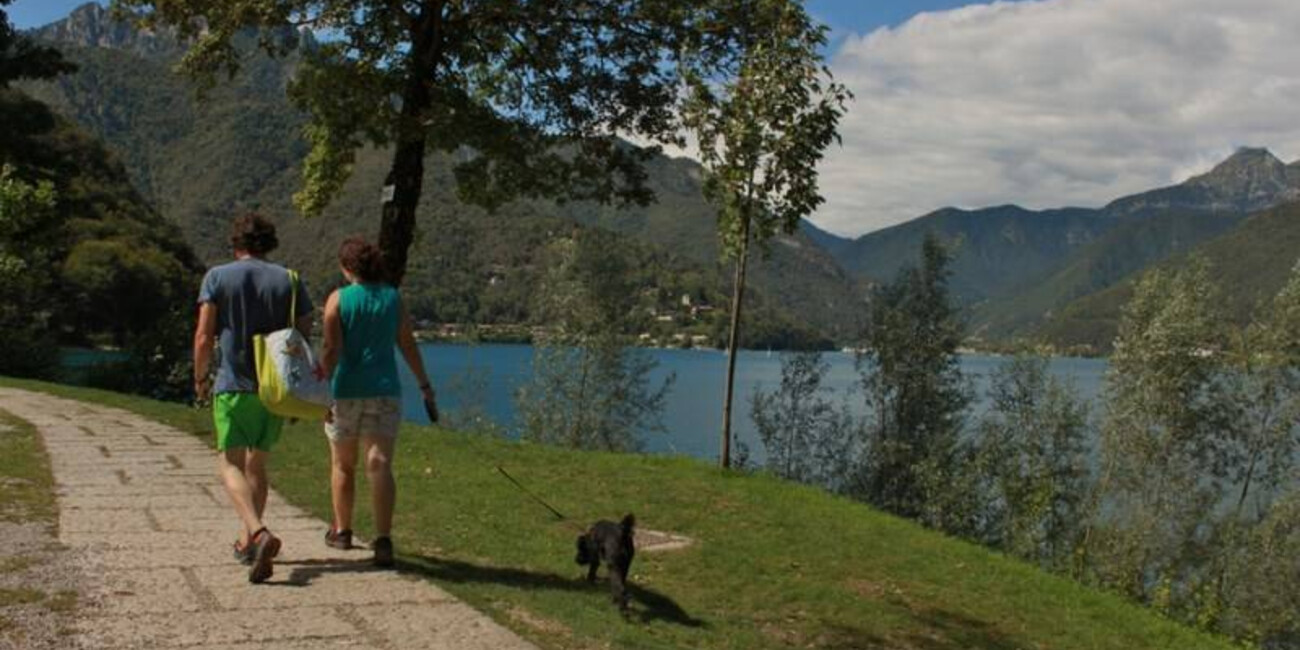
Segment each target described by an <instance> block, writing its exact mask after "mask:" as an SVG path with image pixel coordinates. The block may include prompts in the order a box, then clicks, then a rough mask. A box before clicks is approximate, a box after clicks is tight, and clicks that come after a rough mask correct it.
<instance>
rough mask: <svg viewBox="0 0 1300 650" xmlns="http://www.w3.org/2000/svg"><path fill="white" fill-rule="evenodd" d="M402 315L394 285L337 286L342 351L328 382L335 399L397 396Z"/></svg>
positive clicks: (399, 389) (398, 394)
mask: <svg viewBox="0 0 1300 650" xmlns="http://www.w3.org/2000/svg"><path fill="white" fill-rule="evenodd" d="M401 315H402V309H401V299H400V297H399V296H398V293H397V289H395V288H393V287H392V286H390V285H387V284H353V285H349V286H346V287H344V288H342V289H339V320H340V321H341V322H342V324H343V353H342V355H341V356H340V358H339V364H338V367H337V368H335V370H334V377H333V380H332V382H331V384H330V386H331V389H332V390H333V393H334V398H335V399H363V398H372V397H399V396H401V394H402V390H401V386H400V385H399V384H398V379H397V331H398V327H399V326H400V320H401Z"/></svg>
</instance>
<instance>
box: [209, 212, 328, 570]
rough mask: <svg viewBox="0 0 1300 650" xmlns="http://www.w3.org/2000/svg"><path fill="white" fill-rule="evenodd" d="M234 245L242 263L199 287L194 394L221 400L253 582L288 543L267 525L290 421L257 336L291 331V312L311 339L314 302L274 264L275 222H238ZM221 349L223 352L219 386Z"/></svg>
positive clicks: (221, 466) (225, 452) (221, 426)
mask: <svg viewBox="0 0 1300 650" xmlns="http://www.w3.org/2000/svg"><path fill="white" fill-rule="evenodd" d="M230 245H231V248H233V249H234V255H235V261H233V262H230V263H228V264H223V265H221V266H217V267H214V268H212V269H210V270H209V271H208V273H207V275H206V276H204V278H203V286H202V288H200V290H199V299H198V303H199V317H198V324H197V326H196V327H195V330H194V393H195V395H196V396H198V397H199V398H202V397H204V396H206V395H208V394H209V392H211V394H212V395H213V399H212V418H213V421H214V423H215V425H216V432H217V465H218V471H219V473H220V476H221V480H222V483H223V484H224V485H225V488H226V493H227V494H228V495H230V501H231V503H232V504H234V507H235V513H236V514H238V515H239V519H240V522H241V523H242V524H243V530H242V531H241V533H240V536H239V539H238V540H237V541H236V542H235V555H236V557H238V558H239V559H240V560H241V561H243V562H244V563H246V564H251V565H252V566H251V568H250V569H249V573H248V580H249V582H252V583H260V582H265V581H266V579H267V578H269V577H271V573H272V566H271V563H272V560H273V559H274V558H275V556H276V554H277V553H279V551H280V540H279V538H277V537H276V536H275V535H273V534H271V532H270V531H269V530H267V528H266V526H265V525H264V524H263V523H262V514H263V512H264V511H265V510H266V495H267V489H268V485H267V480H266V460H267V454H268V453H269V452H270V451H271V448H272V447H273V446H274V445H275V443H276V441H277V440H279V438H280V429H281V427H282V426H283V424H284V422H283V420H282V419H281V418H280V417H278V416H276V415H273V414H271V413H270V412H269V411H267V410H266V407H265V406H263V405H262V402H261V401H260V400H259V399H258V397H257V369H256V367H255V363H254V360H253V336H254V335H256V334H269V333H271V332H273V331H275V330H278V329H283V328H285V327H286V326H287V325H288V322H289V318H290V313H291V310H292V311H294V312H296V314H297V320H296V322H295V323H294V326H295V327H297V328H298V330H299V331H300V332H302V333H303V335H304V336H310V334H311V323H312V318H311V312H312V303H311V298H310V297H309V296H308V295H307V291H306V289H305V288H303V287H302V286H298V287H294V286H293V283H292V282H291V281H290V279H289V271H288V270H287V269H285V268H284V267H283V266H280V265H279V264H273V263H271V262H268V261H266V259H265V257H266V255H267V254H268V253H270V252H271V251H273V250H275V248H276V246H277V245H279V240H278V239H277V238H276V235H275V226H274V225H273V224H271V223H270V222H269V221H267V220H266V219H264V218H262V217H261V216H258V215H255V214H249V215H245V216H242V217H239V218H237V219H235V222H234V224H233V227H232V228H231V234H230ZM295 291H296V307H294V305H293V303H294V301H295V297H294V296H295ZM214 344H215V346H216V348H217V349H218V350H219V354H218V357H217V372H216V380H215V382H211V381H210V380H209V379H208V376H209V371H210V369H211V366H212V363H213V347H214Z"/></svg>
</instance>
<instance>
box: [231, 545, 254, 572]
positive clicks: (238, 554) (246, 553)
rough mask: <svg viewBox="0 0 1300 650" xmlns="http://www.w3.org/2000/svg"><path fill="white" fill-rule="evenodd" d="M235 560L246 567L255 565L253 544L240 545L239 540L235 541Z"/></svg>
mask: <svg viewBox="0 0 1300 650" xmlns="http://www.w3.org/2000/svg"><path fill="white" fill-rule="evenodd" d="M234 555H235V559H236V560H238V561H239V563H240V564H243V565H245V566H247V565H249V564H252V563H253V545H252V544H251V543H249V544H244V545H243V546H240V545H239V540H235V549H234Z"/></svg>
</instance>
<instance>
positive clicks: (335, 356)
mask: <svg viewBox="0 0 1300 650" xmlns="http://www.w3.org/2000/svg"><path fill="white" fill-rule="evenodd" d="M324 319H325V342H324V343H323V344H321V354H320V363H321V374H322V375H324V377H323V378H325V379H328V378H330V377H333V376H334V368H335V367H337V366H338V364H339V354H341V353H342V351H343V322H342V321H341V320H340V319H339V292H337V291H335V292H333V293H331V294H330V297H329V299H327V300H326V301H325V317H324Z"/></svg>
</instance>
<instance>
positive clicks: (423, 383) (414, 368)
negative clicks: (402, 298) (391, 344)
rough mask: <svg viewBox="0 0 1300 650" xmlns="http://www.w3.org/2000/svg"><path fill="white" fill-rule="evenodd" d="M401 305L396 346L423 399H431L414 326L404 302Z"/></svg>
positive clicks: (430, 391)
mask: <svg viewBox="0 0 1300 650" xmlns="http://www.w3.org/2000/svg"><path fill="white" fill-rule="evenodd" d="M398 304H399V305H401V309H402V315H401V319H402V320H401V324H400V326H399V328H398V330H397V347H398V348H399V349H400V350H401V351H402V358H403V359H406V365H408V366H410V367H411V372H412V373H414V374H415V379H416V381H418V382H420V392H421V393H422V394H423V395H424V398H425V400H432V399H433V386H432V385H430V384H429V375H428V374H427V373H426V372H425V371H424V359H423V358H421V357H420V347H419V346H418V345H416V343H415V328H414V327H413V326H412V325H411V315H410V314H409V313H407V311H406V303H400V302H399V303H398Z"/></svg>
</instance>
